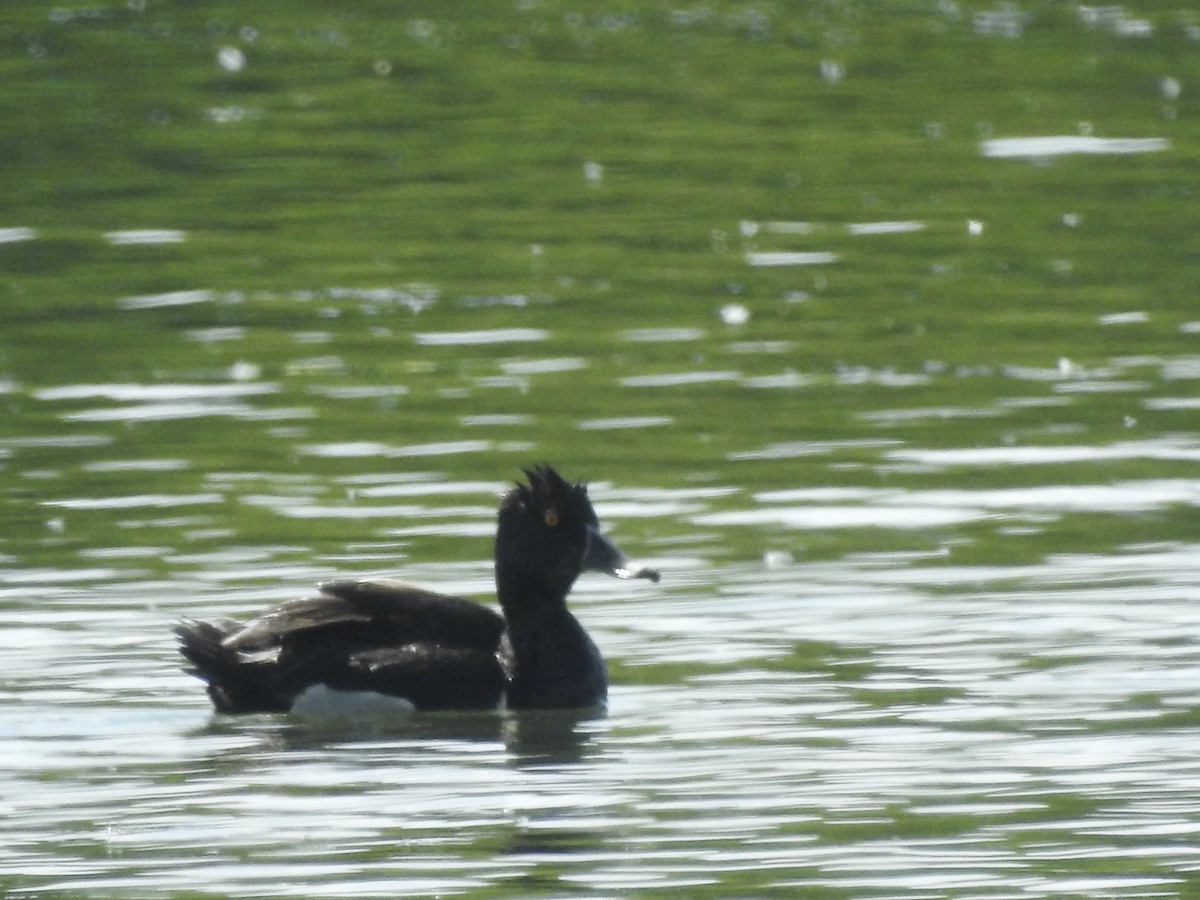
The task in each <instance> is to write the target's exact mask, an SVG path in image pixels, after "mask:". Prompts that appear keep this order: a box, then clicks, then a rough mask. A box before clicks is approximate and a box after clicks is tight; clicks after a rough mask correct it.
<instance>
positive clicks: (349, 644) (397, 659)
mask: <svg viewBox="0 0 1200 900" xmlns="http://www.w3.org/2000/svg"><path fill="white" fill-rule="evenodd" d="M319 588H320V594H319V595H317V596H314V597H309V598H306V599H303V600H294V601H291V602H289V603H284V604H281V605H280V606H277V607H275V608H274V609H271V610H269V611H268V612H266V613H264V614H263V615H261V616H259V617H257V618H255V619H253V620H251V621H250V622H248V623H246V624H245V625H240V624H239V623H236V622H232V621H231V620H219V621H214V622H198V621H184V622H182V623H180V625H179V626H178V627H177V628H176V634H177V635H178V637H179V642H180V651H181V652H182V653H183V655H184V656H185V657H186V658H187V660H188V661H189V662H190V663H191V665H192V670H191V671H192V673H193V674H195V675H197V676H199V677H200V678H202V679H204V680H205V681H207V682H208V684H209V695H210V696H211V697H212V699H213V702H214V704H215V705H216V706H217V708H218V709H219V710H221V711H223V712H253V711H273V710H287V709H290V708H291V707H292V704H293V702H294V700H295V698H296V697H297V696H298V695H299V694H301V693H303V692H304V691H305V690H306V689H307V688H309V687H312V686H314V685H317V684H324V685H326V686H328V687H330V688H334V689H335V690H341V691H372V692H377V693H386V694H390V695H393V696H399V697H403V698H405V699H407V700H409V701H410V702H412V703H413V704H414V705H415V706H417V707H418V708H426V709H436V708H448V707H457V708H478V707H486V706H492V705H495V703H496V702H498V700H499V697H500V694H501V693H502V691H503V685H504V678H503V673H502V671H501V669H500V666H499V663H498V662H497V660H496V650H497V648H498V646H499V644H500V638H501V635H502V634H503V632H504V627H505V623H504V618H503V617H502V616H501V615H500V614H499V613H497V612H496V611H494V610H492V609H490V608H489V607H486V606H483V605H481V604H479V603H475V602H474V601H471V600H466V599H464V598H462V597H453V596H449V595H446V594H439V593H436V592H434V591H427V590H425V589H423V588H419V587H415V586H413V585H410V584H406V583H404V582H398V581H330V582H325V583H323V584H321V585H319Z"/></svg>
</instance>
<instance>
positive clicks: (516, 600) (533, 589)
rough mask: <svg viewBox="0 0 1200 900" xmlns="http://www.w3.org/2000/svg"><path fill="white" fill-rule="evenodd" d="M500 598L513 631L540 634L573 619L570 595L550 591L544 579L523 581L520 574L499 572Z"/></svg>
mask: <svg viewBox="0 0 1200 900" xmlns="http://www.w3.org/2000/svg"><path fill="white" fill-rule="evenodd" d="M496 598H497V599H498V600H499V601H500V608H501V609H502V610H503V611H504V618H505V620H507V622H508V628H509V631H511V632H514V633H516V634H522V635H523V634H529V633H531V632H537V631H538V630H539V629H540V628H544V627H547V626H549V625H551V623H556V622H561V621H562V619H563V618H571V614H570V613H569V612H568V611H567V602H566V592H565V591H562V590H557V589H555V588H552V587H549V586H548V585H547V584H546V583H545V581H544V580H543V579H539V578H527V577H522V575H521V573H519V572H501V571H499V570H497V572H496Z"/></svg>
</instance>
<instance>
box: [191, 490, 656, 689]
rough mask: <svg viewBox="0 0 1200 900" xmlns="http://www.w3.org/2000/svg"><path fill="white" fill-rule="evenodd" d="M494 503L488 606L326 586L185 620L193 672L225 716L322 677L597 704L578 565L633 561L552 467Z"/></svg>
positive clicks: (380, 586) (600, 681) (351, 584)
mask: <svg viewBox="0 0 1200 900" xmlns="http://www.w3.org/2000/svg"><path fill="white" fill-rule="evenodd" d="M525 474H526V476H527V477H528V482H527V483H524V484H518V485H516V486H515V487H514V488H513V489H512V490H510V491H509V492H508V493H507V494H506V495H505V496H504V499H503V500H502V501H501V504H500V514H499V521H498V525H497V530H496V547H495V563H496V593H497V596H498V599H499V601H500V609H501V610H502V612H503V615H501V614H500V613H498V612H496V611H495V610H494V609H492V608H490V607H487V606H483V605H481V604H479V603H475V602H474V601H471V600H465V599H463V598H461V597H451V596H447V595H445V594H438V593H434V592H432V591H427V590H423V589H422V588H418V587H414V586H412V585H409V584H405V583H403V582H398V581H387V580H380V581H329V582H325V583H323V584H321V585H319V586H318V587H319V589H320V594H319V595H318V596H316V597H311V598H308V599H304V600H295V601H292V602H290V603H284V604H282V605H280V606H277V607H275V608H274V609H271V610H269V611H268V612H266V613H264V614H263V615H261V616H259V617H258V618H256V619H252V620H251V621H250V622H247V623H244V624H243V623H241V622H236V621H233V620H231V619H218V620H213V621H197V620H194V619H187V620H184V621H182V622H180V623H179V625H178V626H177V627H176V629H175V633H176V635H177V636H178V638H179V649H180V652H181V653H182V654H183V655H184V657H185V658H186V659H187V661H188V662H189V663H190V666H191V667H190V668H189V670H188V671H189V672H191V673H192V674H194V675H196V676H197V677H199V678H201V679H203V680H204V681H206V682H208V693H209V696H210V697H211V698H212V701H213V705H214V706H216V708H217V709H218V710H220V711H221V712H229V713H244V712H271V711H285V710H290V709H291V708H292V706H293V703H294V702H295V701H296V699H297V697H299V696H300V695H301V694H303V693H304V691H306V690H307V689H309V688H311V687H314V686H316V685H324V686H326V687H328V688H332V689H334V690H338V691H371V692H375V693H380V694H386V695H390V696H393V697H400V698H403V699H405V700H407V701H409V702H410V703H412V704H413V705H414V706H415V707H417V708H418V709H428V710H433V709H486V708H489V707H494V706H496V705H498V704H499V703H500V702H501V701H502V700H503V701H505V702H506V703H507V705H508V706H509V707H510V708H513V709H534V708H541V709H546V708H574V707H587V706H597V705H600V704H602V703H604V701H605V697H606V694H607V687H608V680H607V676H606V673H605V667H604V660H603V658H602V657H601V656H600V651H599V650H597V649H596V645H595V644H594V643H593V642H592V640H591V638H590V637H588V635H587V632H585V631H584V630H583V627H582V626H581V625H580V624H579V622H578V621H577V620H576V619H575V617H574V616H573V615H571V613H570V612H569V611H568V610H567V606H566V597H567V593H568V592H569V591H570V589H571V585H572V584H573V583H574V582H575V579H576V578H577V577H578V576H579V574H580V573H581V572H582V571H584V570H585V569H593V570H597V571H603V572H608V573H609V574H611V575H615V576H617V577H619V578H648V579H650V580H652V581H657V580H658V573H657V572H656V571H654V570H652V569H645V568H641V569H630V568H629V566H628V563H627V561H626V559H625V557H624V555H623V554H622V553H621V551H620V550H618V549H617V547H616V546H615V545H613V544H612V543H611V542H610V541H609V540H608V539H607V538H605V537H603V536H602V535H601V534H600V530H599V521H598V520H597V518H596V513H595V510H593V509H592V504H591V501H590V500H589V499H588V496H587V488H586V487H585V486H584V485H582V484H572V483H570V482H568V481H566V480H564V479H563V478H562V477H561V476H559V474H558V473H557V472H555V471H554V470H553V469H551V468H550V467H548V466H544V467H540V468H535V469H531V470H528V471H527V472H526V473H525Z"/></svg>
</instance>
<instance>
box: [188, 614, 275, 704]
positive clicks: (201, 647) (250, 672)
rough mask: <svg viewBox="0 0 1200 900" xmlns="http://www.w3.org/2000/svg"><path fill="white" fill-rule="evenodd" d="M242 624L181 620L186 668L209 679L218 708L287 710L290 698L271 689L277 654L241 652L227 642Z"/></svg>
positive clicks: (220, 621)
mask: <svg viewBox="0 0 1200 900" xmlns="http://www.w3.org/2000/svg"><path fill="white" fill-rule="evenodd" d="M241 628H242V625H241V623H239V622H235V621H233V620H232V619H215V620H213V621H202V620H200V619H182V620H180V622H179V624H178V625H176V626H175V637H176V638H178V639H179V652H180V653H181V654H183V658H184V659H186V660H187V661H188V663H189V665H188V667H187V668H185V670H184V671H186V672H187V673H188V674H189V675H195V676H196V677H197V678H199V679H201V680H202V681H205V682H207V683H208V696H209V697H210V698H212V702H213V706H215V707H216V708H217V711H218V712H223V713H249V712H283V711H286V710H287V709H289V707H290V705H291V704H290V698H289V699H288V700H284V699H281V698H280V696H279V692H277V691H275V690H273V689H272V688H273V682H274V680H275V679H274V678H273V677H272V676H273V674H274V669H275V666H274V662H275V660H274V658H270V659H268V658H264V655H262V654H246V653H242V652H239V651H238V650H237V649H235V648H233V647H230V646H229V645H228V644H227V643H226V638H228V637H229V636H230V635H233V634H235V633H237V631H239V630H240V629H241Z"/></svg>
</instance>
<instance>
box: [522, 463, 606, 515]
mask: <svg viewBox="0 0 1200 900" xmlns="http://www.w3.org/2000/svg"><path fill="white" fill-rule="evenodd" d="M522 471H523V472H524V473H525V477H526V478H527V479H528V484H523V483H521V482H517V484H516V485H515V486H514V487H513V489H512V490H511V491H509V492H508V494H507V496H505V498H504V503H503V505H502V508H505V509H511V508H514V507H518V508H528V509H540V510H545V509H549V508H552V507H554V506H559V505H562V504H563V503H564V502H570V501H573V500H574V501H579V500H583V501H584V502H586V501H587V485H585V484H582V483H572V482H570V481H567V480H566V479H565V478H563V477H562V476H561V475H559V474H558V473H557V472H556V471H554V469H553V468H551V467H550V466H549V465H546V464H542V465H540V466H534V467H533V468H532V469H522Z"/></svg>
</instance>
